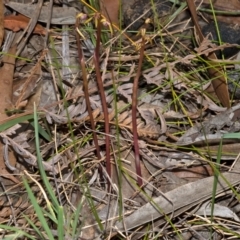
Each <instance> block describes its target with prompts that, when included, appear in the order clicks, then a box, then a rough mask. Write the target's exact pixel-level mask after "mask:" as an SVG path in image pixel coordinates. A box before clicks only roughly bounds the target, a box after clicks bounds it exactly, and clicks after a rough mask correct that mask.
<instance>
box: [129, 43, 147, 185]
mask: <svg viewBox="0 0 240 240" xmlns="http://www.w3.org/2000/svg"><path fill="white" fill-rule="evenodd" d="M144 47H145V44H144V38H142V46H141V49H140V58H139V63H138V70H137V74H136V77H135V79H134V82H133V95H132V129H133V144H134V156H135V165H136V173H137V183H138V185H139V187H141V186H142V184H143V181H142V174H141V166H140V154H139V145H138V133H137V102H138V101H137V96H138V94H137V93H138V81H139V78H140V76H141V71H142V63H143V57H144Z"/></svg>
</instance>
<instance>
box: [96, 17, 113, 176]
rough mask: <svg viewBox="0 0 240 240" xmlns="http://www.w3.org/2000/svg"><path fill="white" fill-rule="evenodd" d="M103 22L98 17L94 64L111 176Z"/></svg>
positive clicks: (108, 171)
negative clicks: (102, 62)
mask: <svg viewBox="0 0 240 240" xmlns="http://www.w3.org/2000/svg"><path fill="white" fill-rule="evenodd" d="M101 25H102V24H101V22H100V18H98V25H97V41H96V48H95V51H94V56H93V59H94V64H95V71H96V76H97V84H98V89H99V93H100V97H101V102H102V108H103V115H104V120H105V122H104V127H105V146H106V169H107V173H108V175H109V177H111V162H110V137H109V134H110V124H109V117H108V109H107V101H106V96H105V92H104V86H103V82H102V76H101V72H100V67H99V52H100V41H101Z"/></svg>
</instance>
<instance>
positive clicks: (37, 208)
mask: <svg viewBox="0 0 240 240" xmlns="http://www.w3.org/2000/svg"><path fill="white" fill-rule="evenodd" d="M23 183H24V186H25V188H26V190H27V193H28V197H29V199H30V201H31V203H32V205H33V208H34V210H35V211H36V214H37V217H38V219H39V221H40V222H41V224H42V227H43V228H44V230H45V231H46V234H47V236H48V239H49V240H54V237H53V235H52V232H51V230H50V228H49V227H48V223H47V220H46V219H45V217H44V215H43V211H42V209H41V207H40V206H39V204H38V203H37V199H36V198H35V196H34V194H33V192H32V190H31V188H30V187H29V185H28V182H27V180H26V179H25V178H23Z"/></svg>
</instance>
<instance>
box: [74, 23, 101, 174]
mask: <svg viewBox="0 0 240 240" xmlns="http://www.w3.org/2000/svg"><path fill="white" fill-rule="evenodd" d="M78 26H79V20H78V19H77V21H76V28H77V27H78ZM76 40H77V48H78V59H79V63H80V66H81V69H82V76H83V91H84V95H85V101H86V104H87V110H88V115H89V118H90V123H91V128H92V130H93V132H92V134H93V141H94V144H95V147H96V153H97V158H98V159H99V160H100V159H101V154H100V147H99V145H98V138H97V133H96V131H95V130H96V129H95V124H94V118H93V114H92V109H91V104H90V98H89V92H88V80H87V71H86V67H85V61H84V56H83V51H82V45H81V42H80V37H79V34H78V32H77V31H76ZM99 169H100V177H102V169H101V168H99Z"/></svg>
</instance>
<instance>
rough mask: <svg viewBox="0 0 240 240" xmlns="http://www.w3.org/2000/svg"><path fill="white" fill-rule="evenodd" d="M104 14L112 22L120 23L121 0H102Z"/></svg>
mask: <svg viewBox="0 0 240 240" xmlns="http://www.w3.org/2000/svg"><path fill="white" fill-rule="evenodd" d="M100 3H101V4H100V5H101V10H102V13H103V15H104V16H105V17H106V18H107V19H108V20H109V21H110V22H111V23H114V24H116V25H118V11H119V0H102V1H100Z"/></svg>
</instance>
